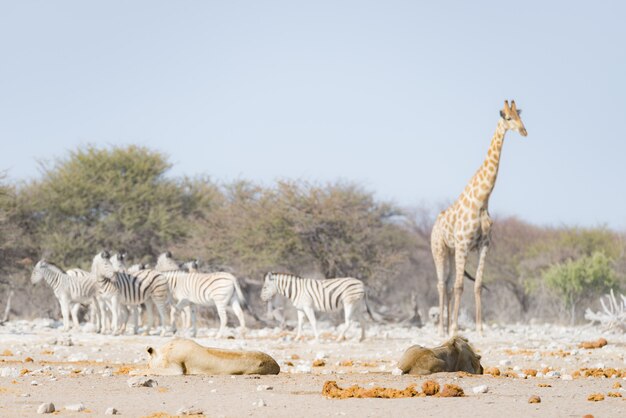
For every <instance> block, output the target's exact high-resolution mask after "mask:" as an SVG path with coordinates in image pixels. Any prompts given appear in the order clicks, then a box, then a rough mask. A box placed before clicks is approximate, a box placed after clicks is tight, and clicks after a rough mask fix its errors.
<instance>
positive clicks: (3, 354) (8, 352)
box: [0, 349, 13, 357]
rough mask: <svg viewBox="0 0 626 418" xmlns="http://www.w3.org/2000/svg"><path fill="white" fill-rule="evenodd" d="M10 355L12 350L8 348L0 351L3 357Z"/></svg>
mask: <svg viewBox="0 0 626 418" xmlns="http://www.w3.org/2000/svg"><path fill="white" fill-rule="evenodd" d="M12 355H13V352H12V351H11V350H8V349H7V350H4V351H3V352H2V353H0V356H3V357H10V356H12Z"/></svg>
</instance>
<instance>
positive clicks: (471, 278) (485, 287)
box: [465, 270, 489, 292]
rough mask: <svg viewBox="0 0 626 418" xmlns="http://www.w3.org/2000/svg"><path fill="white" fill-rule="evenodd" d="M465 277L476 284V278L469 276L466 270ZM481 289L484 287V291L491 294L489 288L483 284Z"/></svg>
mask: <svg viewBox="0 0 626 418" xmlns="http://www.w3.org/2000/svg"><path fill="white" fill-rule="evenodd" d="M465 277H467V278H468V279H470V280H471V281H473V282H475V281H476V279H475V278H474V276H472V275H471V274H469V273H468V272H467V270H465ZM480 287H482V288H483V289H485V290H486V291H487V292H489V288H488V287H487V286H485V285H484V284H482V283H481V285H480Z"/></svg>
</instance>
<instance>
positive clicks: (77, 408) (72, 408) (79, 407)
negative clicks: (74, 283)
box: [65, 403, 85, 412]
mask: <svg viewBox="0 0 626 418" xmlns="http://www.w3.org/2000/svg"><path fill="white" fill-rule="evenodd" d="M65 409H67V410H68V411H73V412H80V411H84V410H85V405H83V404H82V403H76V404H72V405H65Z"/></svg>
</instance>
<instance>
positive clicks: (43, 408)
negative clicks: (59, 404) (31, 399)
mask: <svg viewBox="0 0 626 418" xmlns="http://www.w3.org/2000/svg"><path fill="white" fill-rule="evenodd" d="M54 411H55V409H54V404H53V403H52V402H47V403H42V404H41V405H39V408H37V413H38V414H51V413H53V412H54Z"/></svg>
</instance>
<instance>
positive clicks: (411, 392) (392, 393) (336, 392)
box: [322, 380, 425, 399]
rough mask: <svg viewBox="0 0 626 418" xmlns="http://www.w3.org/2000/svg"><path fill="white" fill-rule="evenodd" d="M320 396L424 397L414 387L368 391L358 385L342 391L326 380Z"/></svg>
mask: <svg viewBox="0 0 626 418" xmlns="http://www.w3.org/2000/svg"><path fill="white" fill-rule="evenodd" d="M322 395H323V396H325V397H327V398H333V399H347V398H384V399H395V398H414V397H417V396H425V395H423V394H421V393H420V392H419V391H418V390H417V389H415V385H414V384H413V385H409V386H407V387H406V389H403V390H401V389H393V388H384V387H380V386H375V387H373V388H370V389H365V388H362V387H360V386H358V385H354V386H350V387H349V388H346V389H342V388H340V387H339V386H338V385H337V382H336V381H334V380H328V381H326V382H325V383H324V387H323V388H322Z"/></svg>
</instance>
